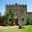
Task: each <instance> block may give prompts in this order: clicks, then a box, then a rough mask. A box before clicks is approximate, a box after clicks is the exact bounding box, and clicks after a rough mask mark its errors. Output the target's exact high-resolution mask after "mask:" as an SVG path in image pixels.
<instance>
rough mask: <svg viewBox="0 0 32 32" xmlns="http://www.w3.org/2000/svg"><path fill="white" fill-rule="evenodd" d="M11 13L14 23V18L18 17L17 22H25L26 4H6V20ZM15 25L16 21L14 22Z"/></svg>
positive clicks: (9, 17)
mask: <svg viewBox="0 0 32 32" xmlns="http://www.w3.org/2000/svg"><path fill="white" fill-rule="evenodd" d="M11 13H12V14H13V19H14V24H15V19H18V20H16V21H18V24H22V23H23V24H24V25H25V24H26V20H27V17H26V15H27V5H23V4H22V5H18V4H15V5H13V4H12V5H6V15H8V16H7V21H8V22H9V19H11ZM15 25H17V23H16V24H15Z"/></svg>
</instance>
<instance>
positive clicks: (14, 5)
mask: <svg viewBox="0 0 32 32" xmlns="http://www.w3.org/2000/svg"><path fill="white" fill-rule="evenodd" d="M8 7H14V8H15V7H23V8H24V7H27V5H26V4H22V5H20V4H17V3H15V4H12V5H10V4H9V5H6V8H8Z"/></svg>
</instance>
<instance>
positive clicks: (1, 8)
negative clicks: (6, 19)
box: [0, 0, 32, 15]
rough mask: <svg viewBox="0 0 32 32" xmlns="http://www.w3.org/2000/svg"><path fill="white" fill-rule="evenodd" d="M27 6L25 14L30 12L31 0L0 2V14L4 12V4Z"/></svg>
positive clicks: (31, 8)
mask: <svg viewBox="0 0 32 32" xmlns="http://www.w3.org/2000/svg"><path fill="white" fill-rule="evenodd" d="M15 3H18V4H21V5H22V4H27V12H32V0H0V12H1V13H2V15H3V14H5V13H4V11H5V5H6V4H15Z"/></svg>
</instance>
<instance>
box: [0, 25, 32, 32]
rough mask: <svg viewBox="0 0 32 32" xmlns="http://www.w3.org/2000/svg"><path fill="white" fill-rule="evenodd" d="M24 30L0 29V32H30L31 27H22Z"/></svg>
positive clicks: (31, 30) (31, 31)
mask: <svg viewBox="0 0 32 32" xmlns="http://www.w3.org/2000/svg"><path fill="white" fill-rule="evenodd" d="M24 27H25V28H22V29H18V28H8V29H0V32H32V25H29V26H24Z"/></svg>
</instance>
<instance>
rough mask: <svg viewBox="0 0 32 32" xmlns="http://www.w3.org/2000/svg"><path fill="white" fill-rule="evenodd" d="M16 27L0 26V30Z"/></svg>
mask: <svg viewBox="0 0 32 32" xmlns="http://www.w3.org/2000/svg"><path fill="white" fill-rule="evenodd" d="M17 27H18V26H6V27H4V26H0V29H9V28H17Z"/></svg>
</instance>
